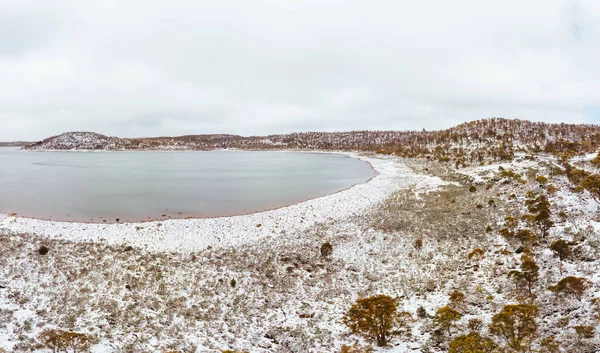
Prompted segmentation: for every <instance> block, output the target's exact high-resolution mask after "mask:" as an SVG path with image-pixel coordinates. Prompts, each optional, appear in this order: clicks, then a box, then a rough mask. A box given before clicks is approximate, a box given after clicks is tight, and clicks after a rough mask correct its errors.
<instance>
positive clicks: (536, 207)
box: [525, 195, 554, 238]
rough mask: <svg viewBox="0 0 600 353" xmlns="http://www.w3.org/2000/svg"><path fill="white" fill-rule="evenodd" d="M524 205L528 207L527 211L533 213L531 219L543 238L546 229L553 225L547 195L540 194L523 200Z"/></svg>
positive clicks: (546, 231)
mask: <svg viewBox="0 0 600 353" xmlns="http://www.w3.org/2000/svg"><path fill="white" fill-rule="evenodd" d="M525 205H526V206H527V207H528V209H529V212H531V213H533V214H534V217H533V220H534V221H535V224H536V226H537V227H538V228H539V229H540V232H541V233H542V238H545V237H546V234H547V233H548V230H549V229H550V228H551V227H552V226H553V225H554V223H553V222H552V220H551V219H550V216H551V214H550V202H549V201H548V197H546V195H540V196H538V197H537V198H535V199H534V200H527V201H525ZM536 213H537V214H536Z"/></svg>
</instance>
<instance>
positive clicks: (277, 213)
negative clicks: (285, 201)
mask: <svg viewBox="0 0 600 353" xmlns="http://www.w3.org/2000/svg"><path fill="white" fill-rule="evenodd" d="M346 154H348V155H349V156H351V157H355V158H360V159H361V160H365V161H367V162H368V163H369V164H370V165H371V168H373V169H374V170H375V172H376V175H375V176H373V177H372V178H371V179H370V180H369V181H368V182H366V183H362V184H357V185H354V186H351V187H349V188H346V189H344V190H340V191H338V192H336V193H333V194H328V195H325V196H321V197H317V198H314V199H310V200H307V201H304V202H300V203H296V204H293V205H290V206H285V207H280V208H277V209H273V210H267V211H260V212H255V213H251V214H247V215H238V216H230V217H214V218H191V219H167V220H159V221H145V222H138V223H83V222H60V221H47V220H39V219H31V218H20V217H18V216H16V217H14V216H12V217H11V216H8V215H0V230H1V231H4V232H5V233H7V234H11V233H12V234H16V233H29V234H33V235H38V236H43V237H48V238H59V239H65V240H69V241H77V242H105V243H107V244H110V245H130V246H135V247H139V248H143V249H146V250H148V251H154V252H162V251H176V252H195V251H201V250H203V249H206V248H207V247H212V248H215V247H228V246H237V245H242V244H248V243H252V242H255V241H260V240H261V239H266V238H271V237H277V236H280V235H286V234H289V233H290V232H297V231H302V230H305V229H307V228H309V227H312V226H313V225H316V224H319V223H331V222H334V221H337V220H341V219H344V218H347V217H351V216H359V215H361V214H364V213H366V212H368V210H369V209H372V208H373V207H374V206H376V205H377V204H378V203H379V202H381V201H383V200H385V199H386V198H387V197H388V196H389V195H390V194H391V193H393V192H394V191H396V190H398V189H402V188H410V187H416V188H417V189H424V190H430V189H433V188H436V187H438V186H440V185H443V184H446V183H445V182H444V181H442V180H441V179H439V178H437V177H431V176H427V175H422V174H417V173H415V172H413V171H412V169H410V168H409V167H408V166H407V165H406V164H404V163H402V162H401V161H402V160H401V159H400V158H397V157H387V156H368V157H367V156H358V155H357V154H353V153H346Z"/></svg>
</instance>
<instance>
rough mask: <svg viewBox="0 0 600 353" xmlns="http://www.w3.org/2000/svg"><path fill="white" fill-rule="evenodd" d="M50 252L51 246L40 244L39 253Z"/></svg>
mask: <svg viewBox="0 0 600 353" xmlns="http://www.w3.org/2000/svg"><path fill="white" fill-rule="evenodd" d="M48 252H50V248H48V247H47V246H44V245H42V246H40V248H39V249H38V253H39V254H40V255H46V254H47V253H48Z"/></svg>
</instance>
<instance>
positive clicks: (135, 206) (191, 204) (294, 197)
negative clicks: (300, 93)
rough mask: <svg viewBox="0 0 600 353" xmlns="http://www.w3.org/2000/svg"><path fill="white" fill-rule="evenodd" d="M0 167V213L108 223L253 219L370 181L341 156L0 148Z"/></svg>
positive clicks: (366, 169) (362, 166)
mask: <svg viewBox="0 0 600 353" xmlns="http://www.w3.org/2000/svg"><path fill="white" fill-rule="evenodd" d="M0 166H1V167H0V213H5V214H6V213H17V214H18V215H20V216H25V217H34V218H41V219H51V220H68V221H83V222H110V223H114V222H115V221H116V219H117V218H119V219H120V221H121V222H123V221H143V220H149V219H166V218H169V217H171V218H185V217H216V216H232V215H240V214H246V213H251V212H257V211H262V210H267V209H273V208H277V207H282V206H286V205H290V204H294V203H297V202H301V201H304V200H307V199H311V198H315V197H319V196H324V195H327V194H331V193H334V192H337V191H339V190H342V189H345V188H348V187H350V186H352V185H355V184H358V183H364V182H366V181H367V180H369V179H370V178H371V177H373V176H374V174H375V172H374V171H373V169H372V168H371V167H370V165H369V164H368V163H366V162H363V161H360V160H357V159H354V158H350V157H348V156H346V155H342V154H329V153H302V152H247V151H198V152H195V151H194V152H162V151H161V152H141V151H135V152H125V151H124V152H71V151H69V152H32V151H21V150H18V149H15V148H0ZM163 215H164V216H163Z"/></svg>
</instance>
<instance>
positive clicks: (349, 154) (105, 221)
mask: <svg viewBox="0 0 600 353" xmlns="http://www.w3.org/2000/svg"><path fill="white" fill-rule="evenodd" d="M25 151H28V150H25ZM212 151H237V152H264V151H262V150H232V149H221V150H210V151H203V150H196V151H194V150H190V151H168V150H162V151H160V152H212ZM33 152H52V150H38V151H36V150H33ZM57 152H85V153H88V152H127V151H126V150H123V151H119V150H115V151H95V150H58V151H57ZM134 152H137V151H134ZM140 152H154V151H153V150H140ZM270 152H283V153H286V152H298V153H314V154H339V155H344V156H346V157H348V158H354V159H357V160H359V161H362V162H365V163H367V164H368V165H369V168H370V169H371V170H372V171H373V176H371V177H370V178H369V179H367V180H365V181H364V182H362V183H356V184H352V185H350V186H347V187H345V188H343V189H340V190H337V191H335V192H332V193H329V194H324V195H321V196H315V197H309V198H306V199H301V200H298V201H296V202H293V203H289V204H285V205H281V206H277V207H273V208H264V209H260V210H256V211H252V212H245V213H240V214H233V215H222V216H194V215H189V214H188V215H186V216H183V215H181V217H178V215H176V216H173V217H171V216H168V217H165V218H163V217H161V218H150V217H148V219H143V220H134V221H129V220H125V221H118V222H117V221H113V220H110V221H109V220H108V219H105V218H102V217H95V218H98V219H99V221H95V220H94V219H95V218H92V220H90V221H87V220H85V221H84V220H69V219H50V218H43V217H35V216H22V215H19V214H18V213H0V220H2V218H3V216H4V217H13V218H21V219H29V220H38V221H47V222H61V223H82V224H99V225H109V224H144V223H151V222H164V221H169V220H189V219H213V218H228V217H238V216H248V215H252V214H256V213H261V212H268V211H275V210H278V209H281V208H285V207H290V206H294V205H297V204H300V203H303V202H307V201H311V200H315V199H318V198H321V197H327V196H330V195H335V194H337V193H339V192H343V191H346V190H349V189H351V188H353V187H355V186H356V185H362V184H367V183H369V182H371V180H373V179H374V178H375V177H377V176H378V175H379V171H378V170H377V169H375V168H374V167H373V164H372V163H371V161H370V159H369V157H366V156H364V155H361V154H359V152H344V151H331V152H329V151H310V150H302V151H293V150H276V151H270ZM0 225H1V224H0ZM0 229H1V228H0Z"/></svg>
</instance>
